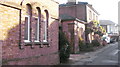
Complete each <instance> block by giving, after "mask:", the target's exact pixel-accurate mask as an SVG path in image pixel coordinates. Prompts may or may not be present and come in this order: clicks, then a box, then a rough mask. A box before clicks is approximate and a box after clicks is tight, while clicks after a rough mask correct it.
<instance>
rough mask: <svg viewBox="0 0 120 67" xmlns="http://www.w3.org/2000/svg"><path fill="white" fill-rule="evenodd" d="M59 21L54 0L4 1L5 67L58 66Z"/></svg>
mask: <svg viewBox="0 0 120 67" xmlns="http://www.w3.org/2000/svg"><path fill="white" fill-rule="evenodd" d="M57 19H58V3H57V2H55V1H53V0H42V1H40V0H19V1H18V0H10V1H8V0H1V1H0V32H1V33H0V45H1V46H2V64H3V65H55V64H59V52H58V20H57ZM53 57H54V58H53Z"/></svg>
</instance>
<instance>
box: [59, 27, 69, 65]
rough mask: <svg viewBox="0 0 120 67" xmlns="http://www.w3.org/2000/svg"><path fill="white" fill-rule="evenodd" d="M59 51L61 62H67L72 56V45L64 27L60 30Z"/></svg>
mask: <svg viewBox="0 0 120 67" xmlns="http://www.w3.org/2000/svg"><path fill="white" fill-rule="evenodd" d="M59 52H60V53H59V56H60V62H61V63H63V62H66V61H67V60H68V58H69V57H70V45H69V42H68V40H67V38H66V36H65V34H64V32H62V29H60V30H59Z"/></svg>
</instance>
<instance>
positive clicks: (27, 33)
mask: <svg viewBox="0 0 120 67" xmlns="http://www.w3.org/2000/svg"><path fill="white" fill-rule="evenodd" d="M26 6H27V11H26V13H27V16H26V17H25V37H24V41H25V42H30V41H31V30H30V28H31V17H32V7H31V5H30V4H27V5H26Z"/></svg>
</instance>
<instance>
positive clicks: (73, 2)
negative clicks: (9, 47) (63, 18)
mask: <svg viewBox="0 0 120 67" xmlns="http://www.w3.org/2000/svg"><path fill="white" fill-rule="evenodd" d="M67 4H76V0H68V2H67Z"/></svg>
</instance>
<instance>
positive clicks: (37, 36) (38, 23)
mask: <svg viewBox="0 0 120 67" xmlns="http://www.w3.org/2000/svg"><path fill="white" fill-rule="evenodd" d="M36 9H37V11H38V18H37V19H36V26H35V27H36V31H35V42H39V41H40V33H41V10H40V8H39V7H37V8H36Z"/></svg>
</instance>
